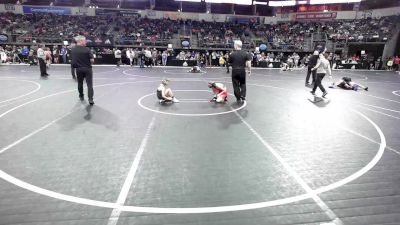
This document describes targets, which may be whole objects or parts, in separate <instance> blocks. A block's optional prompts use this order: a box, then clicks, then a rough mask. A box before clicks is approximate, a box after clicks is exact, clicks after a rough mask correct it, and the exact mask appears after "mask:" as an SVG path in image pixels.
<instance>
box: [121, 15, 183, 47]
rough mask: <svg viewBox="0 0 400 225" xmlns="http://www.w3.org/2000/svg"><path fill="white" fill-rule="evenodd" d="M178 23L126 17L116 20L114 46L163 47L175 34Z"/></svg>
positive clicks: (167, 20) (166, 20)
mask: <svg viewBox="0 0 400 225" xmlns="http://www.w3.org/2000/svg"><path fill="white" fill-rule="evenodd" d="M178 29H179V21H178V22H177V21H172V20H169V19H152V20H150V19H148V18H134V17H126V18H123V17H122V18H119V19H118V20H116V24H115V27H114V32H113V33H114V35H115V37H116V38H115V43H116V44H133V45H146V44H147V45H164V44H165V42H168V41H169V40H171V39H172V38H173V34H177V33H178Z"/></svg>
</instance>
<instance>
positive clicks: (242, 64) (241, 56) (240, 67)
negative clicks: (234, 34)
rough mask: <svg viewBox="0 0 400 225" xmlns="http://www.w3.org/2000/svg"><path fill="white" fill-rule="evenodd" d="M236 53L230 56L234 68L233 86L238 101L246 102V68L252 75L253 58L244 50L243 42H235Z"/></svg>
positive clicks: (230, 62) (230, 63)
mask: <svg viewBox="0 0 400 225" xmlns="http://www.w3.org/2000/svg"><path fill="white" fill-rule="evenodd" d="M234 48H235V51H234V52H232V54H231V55H230V56H229V61H228V62H229V65H231V66H232V84H233V92H234V94H235V97H236V101H237V102H240V101H242V102H243V101H245V100H246V68H247V73H249V75H250V73H251V60H252V56H251V55H250V54H249V53H247V52H246V51H243V50H242V42H241V41H239V40H236V41H235V42H234Z"/></svg>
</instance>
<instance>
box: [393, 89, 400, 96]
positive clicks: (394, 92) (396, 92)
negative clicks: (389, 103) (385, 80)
mask: <svg viewBox="0 0 400 225" xmlns="http://www.w3.org/2000/svg"><path fill="white" fill-rule="evenodd" d="M398 92H400V90H397V91H393V92H392V94H394V95H396V96H400V94H398Z"/></svg>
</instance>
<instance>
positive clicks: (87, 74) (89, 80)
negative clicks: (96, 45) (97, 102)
mask: <svg viewBox="0 0 400 225" xmlns="http://www.w3.org/2000/svg"><path fill="white" fill-rule="evenodd" d="M76 75H77V78H78V91H79V97H80V98H83V96H84V94H83V80H84V79H85V80H86V85H87V89H88V98H89V100H93V71H92V68H86V67H81V68H76Z"/></svg>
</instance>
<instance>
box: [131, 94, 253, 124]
mask: <svg viewBox="0 0 400 225" xmlns="http://www.w3.org/2000/svg"><path fill="white" fill-rule="evenodd" d="M174 92H210V91H208V90H174ZM152 95H155V93H151V94H147V95H144V96H142V97H140V98H139V100H138V101H137V103H138V105H139V106H140V107H141V108H143V109H145V110H149V111H151V112H155V113H160V114H165V115H172V116H191V117H201V116H217V115H224V114H228V113H233V112H236V111H239V110H241V109H243V108H244V107H246V106H247V102H246V101H245V102H244V103H243V104H242V105H241V106H240V107H239V108H236V109H232V110H229V111H225V112H219V113H170V112H162V111H159V110H155V109H151V108H149V107H147V106H144V105H143V104H142V101H143V99H145V98H147V97H149V96H152ZM229 95H231V96H233V95H232V94H229ZM214 104H215V103H214Z"/></svg>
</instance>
